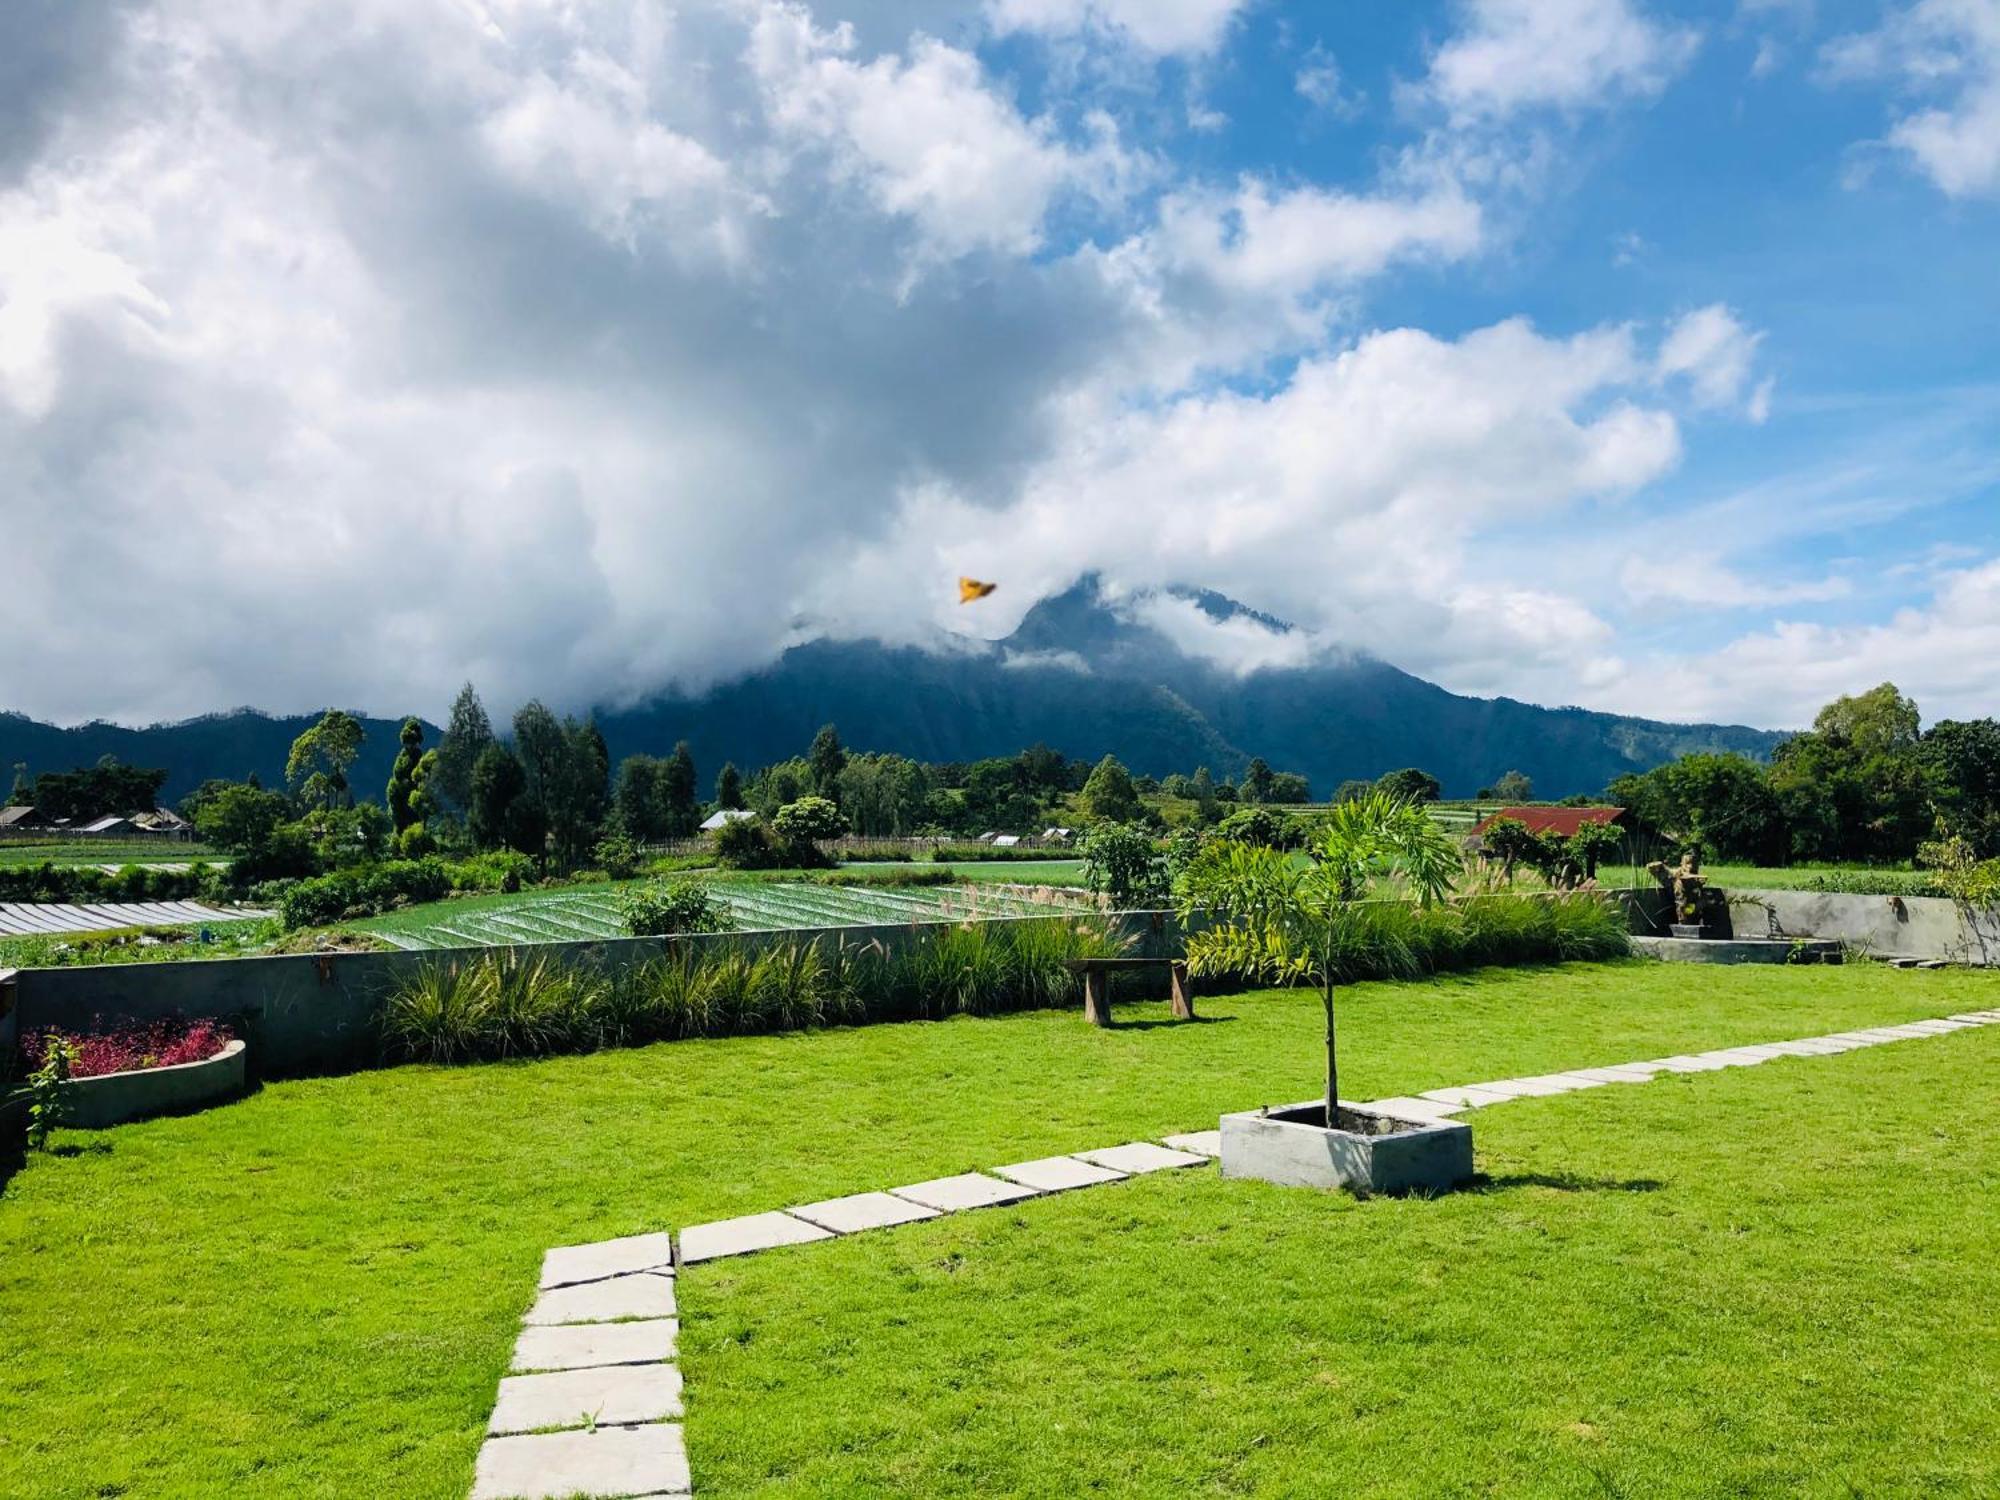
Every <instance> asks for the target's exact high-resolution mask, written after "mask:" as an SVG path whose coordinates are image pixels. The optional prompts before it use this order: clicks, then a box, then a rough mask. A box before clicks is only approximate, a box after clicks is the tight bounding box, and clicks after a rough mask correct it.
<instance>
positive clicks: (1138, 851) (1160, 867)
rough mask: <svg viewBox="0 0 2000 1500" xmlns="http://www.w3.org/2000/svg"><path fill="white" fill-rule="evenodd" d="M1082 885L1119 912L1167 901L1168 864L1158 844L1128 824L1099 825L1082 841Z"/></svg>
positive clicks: (1142, 831)
mask: <svg viewBox="0 0 2000 1500" xmlns="http://www.w3.org/2000/svg"><path fill="white" fill-rule="evenodd" d="M1083 883H1084V884H1085V885H1086V886H1088V887H1089V888H1090V889H1091V890H1092V891H1094V892H1096V893H1097V894H1098V895H1101V896H1103V897H1104V898H1105V899H1107V900H1108V901H1109V902H1110V903H1111V905H1112V906H1113V907H1114V908H1116V909H1118V910H1121V911H1129V910H1132V909H1133V908H1135V907H1141V906H1149V905H1157V904H1158V903H1160V902H1162V901H1164V900H1166V898H1167V862H1166V859H1165V857H1164V856H1163V854H1162V852H1161V849H1160V846H1159V844H1158V842H1157V841H1156V840H1155V839H1154V838H1153V835H1152V834H1150V833H1148V832H1147V831H1146V830H1145V829H1143V828H1138V827H1134V826H1133V825H1131V824H1129V823H1100V824H1099V825H1098V826H1097V827H1095V828H1093V829H1091V831H1090V835H1089V837H1088V838H1086V839H1085V840H1084V841H1083Z"/></svg>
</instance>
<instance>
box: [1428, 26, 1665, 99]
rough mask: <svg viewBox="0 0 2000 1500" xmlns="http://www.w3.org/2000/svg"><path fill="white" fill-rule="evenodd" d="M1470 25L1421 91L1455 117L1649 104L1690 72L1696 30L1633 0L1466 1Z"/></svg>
mask: <svg viewBox="0 0 2000 1500" xmlns="http://www.w3.org/2000/svg"><path fill="white" fill-rule="evenodd" d="M1461 8H1462V10H1463V12H1464V16H1465V24H1464V27H1463V29H1462V30H1460V31H1459V32H1457V33H1455V34H1454V35H1452V36H1451V37H1449V38H1448V39H1447V40H1446V41H1445V42H1444V43H1443V44H1442V45H1441V46H1440V47H1438V49H1437V50H1436V51H1435V52H1434V53H1433V54H1432V56H1431V60H1430V72H1429V76H1428V78H1427V80H1426V84H1425V87H1426V88H1427V90H1428V92H1429V93H1430V95H1431V96H1432V97H1433V98H1435V99H1436V100H1437V101H1438V102H1440V103H1441V104H1443V105H1444V106H1445V108H1446V109H1448V110H1449V111H1450V112H1451V113H1452V114H1453V115H1455V116H1458V117H1461V118H1467V119H1494V118H1502V117H1505V116H1507V115H1510V114H1513V113H1515V112H1517V111H1520V110H1523V109H1531V108H1537V107H1554V108H1558V109H1566V110H1577V109H1587V108H1592V107H1596V106H1599V105H1602V104H1604V103H1606V102H1607V101H1609V100H1611V99H1613V98H1616V97H1618V96H1621V95H1624V96H1633V97H1639V98H1646V97H1651V96H1652V95H1655V94H1658V93H1659V92H1660V91H1661V90H1662V89H1663V88H1665V87H1666V85H1667V83H1668V81H1669V80H1670V79H1671V78H1673V76H1674V75H1675V74H1676V73H1678V72H1680V70H1681V69H1682V68H1683V67H1685V66H1686V65H1687V62H1688V60H1689V59H1690V58H1691V57H1693V55H1694V52H1695V48H1696V47H1697V46H1698V45H1699V37H1698V36H1697V34H1696V33H1695V32H1693V31H1692V30H1690V29H1688V28H1685V27H1679V26H1672V25H1668V24H1665V23H1663V22H1659V21H1655V20H1653V19H1652V18H1650V17H1649V16H1648V15H1646V14H1645V12H1644V11H1643V10H1641V9H1640V8H1639V6H1638V5H1636V4H1635V3H1633V0H1463V4H1462V7H1461Z"/></svg>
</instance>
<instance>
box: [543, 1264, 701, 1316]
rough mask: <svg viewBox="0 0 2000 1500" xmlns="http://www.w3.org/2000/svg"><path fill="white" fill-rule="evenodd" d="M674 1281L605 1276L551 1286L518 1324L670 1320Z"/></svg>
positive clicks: (648, 1274)
mask: <svg viewBox="0 0 2000 1500" xmlns="http://www.w3.org/2000/svg"><path fill="white" fill-rule="evenodd" d="M673 1315H674V1278H673V1277H671V1276H662V1275H660V1274H659V1273H658V1272H657V1271H640V1272H638V1273H637V1274H635V1275H631V1276H607V1277H606V1278H605V1279H604V1280H602V1281H584V1282H579V1283H578V1284H577V1285H575V1286H559V1287H551V1288H550V1289H549V1290H548V1291H546V1292H543V1293H541V1294H540V1295H539V1296H537V1297H536V1298H535V1305H534V1306H533V1307H531V1308H529V1309H528V1315H527V1317H525V1318H523V1319H522V1320H521V1321H522V1322H524V1323H533V1324H537V1325H552V1324H557V1323H617V1322H622V1321H623V1320H625V1319H627V1318H671V1317H672V1316H673Z"/></svg>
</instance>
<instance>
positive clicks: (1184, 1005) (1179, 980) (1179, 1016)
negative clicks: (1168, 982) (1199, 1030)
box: [1167, 960, 1194, 1021]
mask: <svg viewBox="0 0 2000 1500" xmlns="http://www.w3.org/2000/svg"><path fill="white" fill-rule="evenodd" d="M1167 972H1168V973H1169V974H1171V975H1172V976H1173V991H1172V994H1171V995H1170V996H1169V998H1168V1002H1167V1004H1168V1008H1169V1009H1170V1010H1171V1011H1172V1012H1173V1015H1174V1019H1175V1020H1177V1021H1192V1020H1193V1019H1194V989H1193V987H1192V986H1191V985H1189V983H1188V969H1187V965H1186V964H1184V963H1181V962H1179V961H1178V960H1177V961H1175V962H1174V963H1173V964H1171V965H1170V966H1169V967H1168V970H1167Z"/></svg>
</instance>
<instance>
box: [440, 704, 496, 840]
mask: <svg viewBox="0 0 2000 1500" xmlns="http://www.w3.org/2000/svg"><path fill="white" fill-rule="evenodd" d="M492 743H493V725H492V722H491V721H490V720H489V719H488V718H487V717H486V706H485V705H484V704H482V703H481V702H480V701H479V693H478V691H477V690H476V689H475V688H474V687H473V686H472V684H471V683H469V682H468V683H467V684H466V685H465V686H464V687H462V688H460V689H459V690H458V697H457V698H456V699H454V700H453V702H452V705H451V718H450V719H449V720H448V721H447V722H446V724H445V729H444V737H443V738H442V739H440V740H439V741H438V747H437V757H438V762H437V763H438V769H437V778H436V785H435V786H434V787H433V791H434V792H436V793H438V794H440V795H441V796H442V798H443V800H444V801H445V802H446V803H448V804H449V805H450V806H452V807H455V808H458V809H460V810H465V809H467V808H469V807H470V805H471V802H472V767H473V763H474V762H476V761H477V760H478V759H479V755H480V752H481V751H482V750H484V749H485V748H486V747H487V746H488V745H490V744H492Z"/></svg>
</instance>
